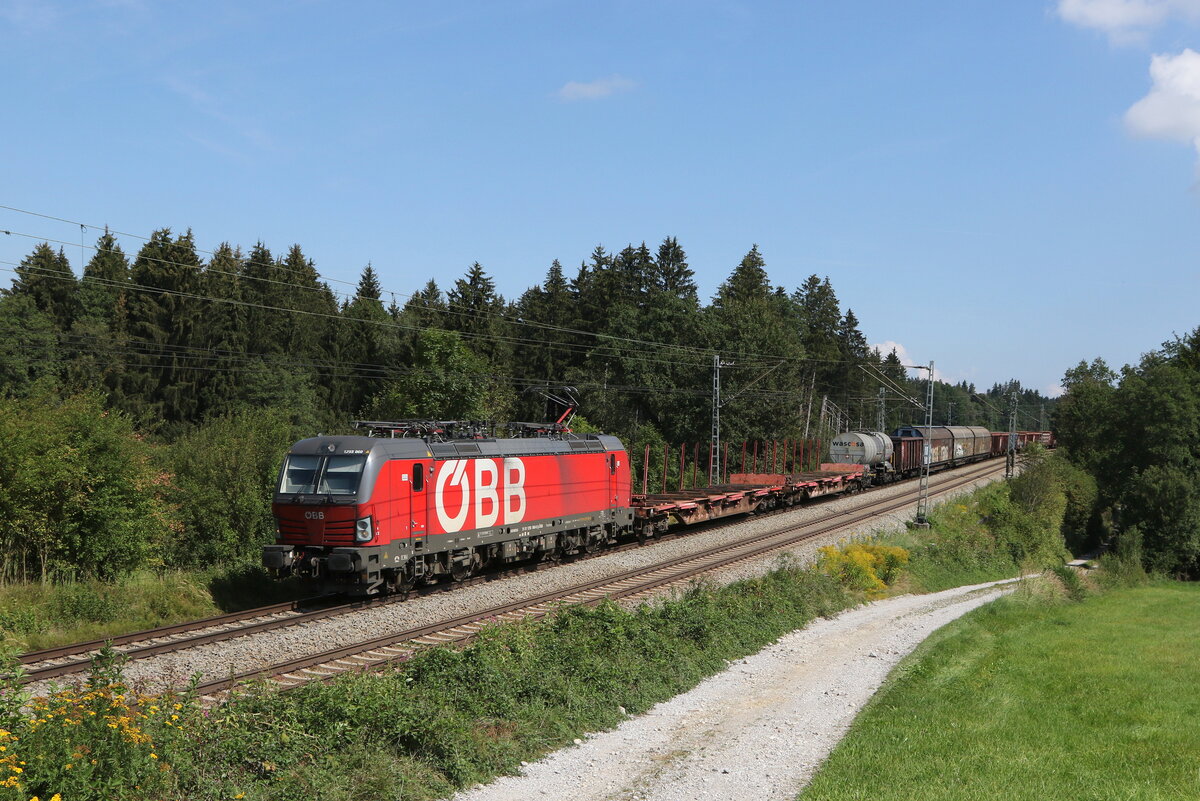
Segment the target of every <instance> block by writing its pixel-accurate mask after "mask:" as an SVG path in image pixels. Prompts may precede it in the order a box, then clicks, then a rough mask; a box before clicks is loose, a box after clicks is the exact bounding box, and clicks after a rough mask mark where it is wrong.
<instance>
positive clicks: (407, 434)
mask: <svg viewBox="0 0 1200 801" xmlns="http://www.w3.org/2000/svg"><path fill="white" fill-rule="evenodd" d="M361 425H365V426H367V427H369V428H370V429H371V432H372V433H374V434H381V433H383V434H386V435H389V436H322V437H314V438H312V439H306V440H301V441H300V442H298V443H296V444H295V445H293V446H292V448H291V451H290V452H289V453H288V455H287V458H286V459H285V461H284V463H283V467H282V469H281V471H280V477H279V484H278V485H277V487H276V492H275V497H274V502H273V505H272V508H273V510H274V514H275V520H276V523H277V532H278V533H277V537H276V544H275V545H269V546H267V547H266V548H264V550H263V565H264V566H266V567H267V568H268V569H270V570H271V571H272V572H273V573H275V574H276V575H279V576H284V575H290V574H295V575H300V576H306V577H309V578H312V579H315V580H316V581H317V582H318V583H319V585H320V586H321V588H322V589H323V590H324V591H328V592H343V593H349V594H373V593H377V592H380V591H382V590H385V589H387V590H392V591H395V590H404V589H408V588H410V587H412V586H413V585H415V584H417V583H418V582H421V581H425V580H430V579H437V578H439V577H443V576H447V577H449V578H451V579H453V580H462V579H465V578H466V577H468V576H470V575H472V574H473V573H475V572H476V571H477V570H479V569H481V568H483V567H486V566H491V565H496V564H504V563H508V562H515V561H518V560H524V559H555V558H558V557H561V556H563V555H566V554H571V553H577V552H579V551H591V550H594V549H596V548H598V547H600V546H601V545H602V544H604V543H606V542H613V541H615V540H616V539H618V538H620V537H622V536H626V535H628V534H629V533H630V532H631V531H632V529H633V510H632V509H631V508H630V472H629V461H628V459H627V457H626V454H625V449H624V447H623V446H622V445H621V443H620V441H619V440H618V439H617V438H616V437H610V436H603V435H580V436H577V435H568V434H557V435H555V436H540V437H519V438H513V439H495V438H478V439H450V440H446V441H438V438H436V437H434V436H428V434H429V432H430V431H440V430H442V429H441V428H439V427H443V428H444V427H445V426H446V425H447V424H428V423H426V424H422V429H421V430H418V429H417V428H414V427H413V426H412V425H411V424H403V425H402V424H394V423H369V424H361ZM421 434H425V436H421Z"/></svg>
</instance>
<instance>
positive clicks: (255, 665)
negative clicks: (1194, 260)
mask: <svg viewBox="0 0 1200 801" xmlns="http://www.w3.org/2000/svg"><path fill="white" fill-rule="evenodd" d="M1001 475H1002V473H1001ZM954 476H955V474H954V473H947V474H942V475H936V476H934V477H933V480H932V481H931V484H930V491H931V492H933V493H936V492H937V487H938V484H939V483H941V482H944V481H947V480H949V479H952V478H954ZM996 478H998V476H996V477H993V478H990V479H981V480H979V481H976V482H974V483H973V484H972V485H970V486H968V487H965V488H963V489H961V490H958V491H957V492H956V494H958V493H962V492H969V491H970V490H971V489H972V488H973V487H975V486H980V485H982V484H986V483H989V482H990V481H994V480H996ZM913 486H914V485H913V484H912V483H911V482H910V483H907V484H904V485H900V486H895V487H883V488H880V489H877V490H873V491H872V492H871V493H869V494H867V495H858V496H853V497H850V498H834V499H830V500H827V501H825V502H822V503H817V504H814V505H812V506H805V507H801V508H799V509H795V510H793V511H790V512H786V513H782V514H777V515H769V516H765V517H748V518H746V520H745V521H744V522H741V523H738V524H735V525H732V526H726V527H724V528H721V529H717V530H713V531H708V532H704V533H698V534H691V535H688V536H683V537H678V538H675V539H671V540H665V541H663V542H658V543H653V544H652V545H650V546H648V547H645V548H634V549H631V550H627V551H622V552H619V553H614V554H609V555H607V556H602V557H598V558H594V559H586V560H584V561H581V562H578V563H574V564H566V565H562V566H559V567H555V568H552V569H547V570H543V571H539V572H537V573H530V574H526V575H521V576H513V577H510V578H506V579H504V580H502V581H496V582H487V583H482V584H475V585H472V586H470V587H461V588H459V589H457V590H455V591H454V592H450V593H444V594H442V593H439V594H436V595H431V596H427V597H424V598H414V599H412V600H409V601H406V602H404V603H397V604H389V605H387V606H381V607H376V608H373V609H364V610H360V611H357V612H355V613H353V614H347V615H341V616H338V617H334V618H328V619H325V620H320V621H315V622H313V623H306V624H303V625H298V626H292V627H289V628H285V629H278V630H276V631H271V632H265V633H262V634H258V635H252V636H246V637H241V638H237V639H233V640H228V641H226V642H221V643H213V644H210V645H205V646H201V647H198V648H192V649H188V650H186V651H177V652H175V653H170V654H163V655H161V656H156V657H151V658H148V659H142V660H137V661H135V662H131V663H130V664H129V665H127V666H126V668H125V676H126V679H127V680H128V681H129V682H130V683H131V684H132V685H133V686H134V687H136V688H138V689H140V690H144V691H155V690H161V689H164V688H168V687H178V686H182V685H183V684H186V683H187V681H188V679H189V678H191V676H192V675H193V674H197V673H198V674H200V675H201V676H202V677H203V680H205V681H209V680H215V679H221V678H225V677H227V676H231V675H236V674H240V673H244V672H248V671H253V670H259V669H265V668H267V667H269V666H270V665H272V664H275V663H278V662H282V661H285V660H288V659H297V658H300V657H303V656H309V655H313V654H317V653H320V652H322V651H325V650H328V649H330V648H334V647H337V646H344V645H350V644H352V643H354V642H359V641H364V640H369V639H372V638H375V637H382V636H383V635H385V634H389V633H392V632H400V631H404V630H406V629H410V628H413V627H416V626H422V625H429V624H432V623H434V622H436V621H438V620H442V619H444V618H446V617H449V616H454V615H465V614H468V613H472V612H477V611H481V610H484V609H488V608H491V607H494V606H497V605H500V604H504V603H511V602H513V601H516V600H520V599H523V598H531V597H534V596H537V595H541V594H543V593H547V592H552V591H554V590H557V589H560V588H564V587H568V586H570V585H573V584H577V583H581V582H584V581H591V580H596V579H601V578H606V577H608V576H612V575H616V574H618V573H622V572H624V571H627V570H631V569H634V568H638V567H645V566H648V565H652V564H655V563H658V562H663V561H667V560H668V559H673V558H676V557H680V556H685V555H690V554H693V553H697V552H699V551H702V550H704V549H706V548H709V547H715V546H717V545H720V544H732V543H736V542H740V541H742V540H743V539H745V538H746V537H747V536H751V535H757V534H762V533H765V532H770V531H775V530H778V529H781V528H785V527H787V526H792V525H796V524H799V523H805V522H811V521H814V520H819V519H823V518H828V517H830V516H834V515H837V514H839V513H841V512H845V511H847V510H851V509H854V508H856V507H857V506H858V505H859V504H860V503H861V502H862V500H861V499H864V498H871V499H872V500H874V499H882V498H888V497H891V496H893V495H896V494H899V493H901V492H903V491H905V490H906V489H911V488H912V487H913ZM907 518H911V509H909V510H907V513H905V514H893V515H888V516H881V517H879V518H876V519H875V520H873V521H872V523H871V524H870V526H869V527H868V526H858V527H848V528H846V529H843V530H841V531H838V532H836V533H834V534H831V535H827V536H823V537H819V538H816V539H813V540H809V541H807V542H805V543H803V544H801V545H798V546H796V547H795V548H794V549H792V550H791V553H792V554H794V555H795V556H796V557H797V558H798V559H799V560H800V561H801V562H809V561H811V560H812V558H813V555H814V554H815V553H816V549H817V548H819V547H820V546H822V545H828V544H830V543H832V542H837V541H838V540H839V539H844V538H847V537H850V536H854V535H864V534H870V533H871V532H874V531H880V530H885V529H893V528H903V525H904V520H905V519H907ZM779 558H780V557H779V556H778V555H774V556H766V557H762V558H760V559H757V560H752V561H748V562H744V563H742V564H739V565H735V566H732V567H729V568H725V569H724V570H721V571H718V572H717V573H714V574H712V575H713V580H714V581H715V582H717V583H720V584H727V583H730V582H733V581H737V580H739V579H742V578H747V577H751V576H756V575H762V574H763V573H766V572H767V571H769V570H771V569H773V568H775V567H776V566H778V564H779ZM76 681H78V680H77V679H67V680H66V683H68V684H70V683H74V682H76ZM28 689H29V690H30V691H31V692H33V693H34V694H35V695H37V694H43V693H45V692H46V691H47V690H48V689H49V684H48V683H38V684H32V685H30V686H29V688H28Z"/></svg>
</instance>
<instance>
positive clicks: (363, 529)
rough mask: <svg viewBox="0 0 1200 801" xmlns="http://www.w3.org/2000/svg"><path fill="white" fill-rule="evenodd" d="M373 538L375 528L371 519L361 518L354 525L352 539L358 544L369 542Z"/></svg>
mask: <svg viewBox="0 0 1200 801" xmlns="http://www.w3.org/2000/svg"><path fill="white" fill-rule="evenodd" d="M374 537H375V528H374V526H372V525H371V518H369V517H363V518H360V519H359V520H358V522H356V523H355V524H354V539H355V540H357V541H358V542H370V541H371V540H372V539H373V538H374Z"/></svg>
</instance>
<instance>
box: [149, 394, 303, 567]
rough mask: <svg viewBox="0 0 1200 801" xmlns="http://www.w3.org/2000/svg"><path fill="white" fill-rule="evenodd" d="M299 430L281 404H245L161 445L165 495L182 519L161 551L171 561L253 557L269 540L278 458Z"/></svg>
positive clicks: (185, 562)
mask: <svg viewBox="0 0 1200 801" xmlns="http://www.w3.org/2000/svg"><path fill="white" fill-rule="evenodd" d="M298 438H299V436H298V432H297V431H296V430H295V427H294V426H293V425H292V423H291V420H290V417H289V415H288V413H287V412H286V411H283V410H279V409H247V410H245V411H243V412H241V413H239V414H236V415H229V416H226V417H219V418H216V419H214V420H210V421H209V422H207V423H205V424H204V425H202V426H200V427H199V428H197V429H195V430H193V431H192V432H191V433H189V434H187V435H186V436H184V437H181V438H180V439H179V440H177V441H176V442H175V443H174V444H172V445H171V446H170V447H169V448H168V449H167V450H166V452H165V453H164V460H165V463H166V464H165V466H166V467H167V469H169V470H170V472H171V473H172V476H171V482H170V486H169V487H168V488H167V498H168V499H169V500H170V501H171V503H172V504H173V505H174V506H175V508H176V510H177V511H176V514H177V515H178V517H179V520H180V522H181V526H180V527H179V529H178V530H177V531H176V532H175V536H174V537H172V539H171V542H170V547H169V549H168V553H167V559H168V564H171V565H172V566H182V567H187V566H206V565H212V564H222V563H233V562H239V561H256V560H257V558H258V555H259V553H260V549H261V548H262V546H263V545H265V544H268V543H271V542H274V541H275V521H274V518H273V517H272V515H271V497H272V495H273V494H274V491H275V481H276V479H277V477H278V472H279V465H280V464H281V463H282V462H283V457H284V454H286V453H287V450H288V448H289V447H291V445H292V443H293V442H295V441H296V440H297V439H298Z"/></svg>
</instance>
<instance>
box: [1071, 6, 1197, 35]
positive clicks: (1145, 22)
mask: <svg viewBox="0 0 1200 801" xmlns="http://www.w3.org/2000/svg"><path fill="white" fill-rule="evenodd" d="M1058 15H1059V16H1060V17H1062V18H1063V19H1064V20H1065V21H1067V22H1069V23H1071V24H1073V25H1079V26H1081V27H1084V28H1094V29H1096V30H1099V31H1103V32H1105V33H1107V34H1108V35H1109V38H1110V39H1112V41H1114V42H1117V43H1127V42H1135V41H1140V40H1142V39H1143V38H1144V37H1145V35H1146V34H1147V32H1149V30H1150V29H1151V28H1154V27H1157V26H1158V25H1161V24H1162V23H1163V22H1164V21H1166V20H1167V18H1168V17H1177V16H1178V17H1187V18H1192V19H1195V18H1198V17H1200V0H1059V3H1058Z"/></svg>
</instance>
